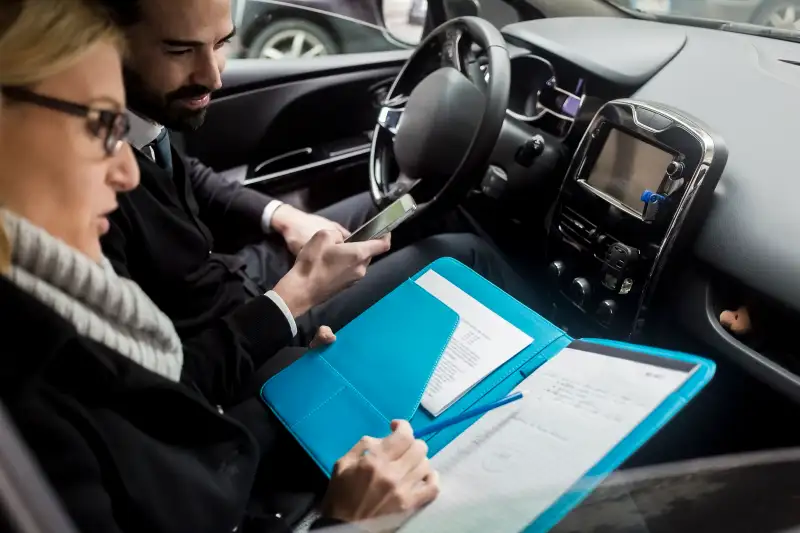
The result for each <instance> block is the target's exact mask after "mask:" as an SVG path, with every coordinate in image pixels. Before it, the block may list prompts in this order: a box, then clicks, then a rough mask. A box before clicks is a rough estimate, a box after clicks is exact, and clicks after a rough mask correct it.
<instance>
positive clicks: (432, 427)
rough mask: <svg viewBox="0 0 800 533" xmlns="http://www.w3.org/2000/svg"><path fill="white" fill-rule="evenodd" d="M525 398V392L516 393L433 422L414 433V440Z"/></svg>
mask: <svg viewBox="0 0 800 533" xmlns="http://www.w3.org/2000/svg"><path fill="white" fill-rule="evenodd" d="M523 396H525V392H524V391H520V392H515V393H514V394H509V395H508V396H506V397H505V398H503V399H502V400H497V401H496V402H492V403H488V404H486V405H481V406H480V407H476V408H475V409H469V410H468V411H464V412H463V413H461V414H460V415H456V416H454V417H451V418H446V419H444V420H439V421H437V422H433V423H432V424H429V425H427V426H425V427H424V428H422V429H421V430H419V431H416V432H414V438H417V439H419V438H422V437H425V436H426V435H430V434H431V433H436V432H437V431H439V430H440V429H444V428H446V427H450V426H452V425H453V424H458V423H459V422H463V421H464V420H468V419H470V418H475V417H476V416H480V415H482V414H483V413H488V412H489V411H491V410H492V409H497V408H498V407H502V406H504V405H506V404H509V403H511V402H516V401H517V400H519V399H520V398H522V397H523Z"/></svg>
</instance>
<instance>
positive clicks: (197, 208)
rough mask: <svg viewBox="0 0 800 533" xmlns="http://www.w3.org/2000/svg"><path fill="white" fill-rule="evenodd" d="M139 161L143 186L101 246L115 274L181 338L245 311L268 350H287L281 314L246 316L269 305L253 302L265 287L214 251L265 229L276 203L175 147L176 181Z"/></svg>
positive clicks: (115, 217)
mask: <svg viewBox="0 0 800 533" xmlns="http://www.w3.org/2000/svg"><path fill="white" fill-rule="evenodd" d="M136 158H137V161H138V163H139V168H140V170H141V184H140V186H139V187H137V188H136V189H134V190H133V191H131V192H129V193H127V194H123V195H120V198H119V204H120V207H119V209H118V210H117V211H116V212H114V213H113V214H112V215H111V217H110V220H111V230H110V231H109V233H108V234H107V235H106V236H105V237H104V238H103V240H102V243H103V252H104V253H105V255H106V256H107V257H108V258H109V260H111V263H112V264H113V265H114V268H115V269H116V271H117V272H118V273H119V274H120V275H122V276H125V277H128V278H131V279H133V280H134V281H136V282H137V283H138V284H139V285H140V286H141V287H142V288H143V289H144V291H145V292H146V293H147V294H148V295H149V296H150V298H152V299H153V301H154V302H155V303H156V304H157V305H158V306H159V307H160V308H161V309H162V310H163V311H164V312H165V313H166V314H167V315H168V316H169V317H170V318H171V319H172V321H173V322H174V323H175V327H176V328H177V330H178V332H179V333H180V334H181V336H182V337H183V338H188V337H191V336H193V335H196V334H198V333H199V332H201V331H202V330H203V329H204V328H205V327H206V326H207V325H208V324H210V323H212V322H213V321H214V320H215V319H216V318H219V317H222V316H225V315H227V314H229V313H231V312H233V311H234V310H237V309H242V311H241V313H240V315H241V316H243V317H245V318H246V319H247V323H248V324H250V325H252V326H253V327H255V328H257V329H259V330H263V329H267V330H269V332H270V340H269V342H268V343H267V344H266V345H264V346H263V347H262V348H263V349H265V350H271V353H274V352H275V351H276V350H277V349H279V348H281V347H283V346H284V345H286V344H287V343H288V342H289V341H290V340H291V330H290V327H289V324H288V323H287V320H286V318H285V317H284V315H283V313H282V312H281V310H280V309H279V308H278V307H277V306H276V305H275V304H274V303H272V302H269V304H264V303H260V304H257V305H256V306H255V308H256V309H257V312H258V313H259V314H260V315H259V316H258V317H255V316H254V315H253V314H252V313H248V312H247V309H248V306H249V305H250V304H249V302H252V301H255V300H264V299H266V298H255V297H257V296H260V295H261V294H263V292H264V288H262V287H259V286H258V285H257V284H256V283H255V282H253V281H252V280H250V279H249V278H247V276H246V275H245V273H244V266H245V264H244V261H243V260H242V259H241V258H239V257H237V256H235V255H228V254H222V253H216V250H217V248H216V247H215V242H216V241H217V240H218V239H221V238H225V236H226V235H229V234H230V233H231V232H235V233H243V232H253V231H260V227H261V216H262V213H263V211H264V208H265V207H266V205H267V204H268V203H269V202H270V201H271V198H269V197H268V196H265V195H263V194H261V193H259V192H256V191H253V190H250V189H247V188H245V187H243V186H242V185H241V184H239V183H236V182H230V181H226V180H225V179H224V178H222V177H221V176H220V175H218V174H216V173H215V172H214V171H213V170H211V169H210V168H208V167H206V166H204V165H203V164H202V163H200V162H199V161H197V160H196V159H187V158H185V157H183V156H182V155H181V154H180V153H179V152H178V151H177V150H175V149H174V148H173V151H172V161H173V172H172V174H171V175H170V173H169V172H166V171H164V170H163V169H161V168H160V167H159V166H158V165H156V164H155V163H153V162H152V161H151V160H150V159H148V158H147V157H146V156H144V155H143V154H141V153H138V152H137V153H136ZM265 307H268V309H267V310H266V312H265V310H264V308H265ZM256 318H258V319H259V320H258V321H256V320H255V319H256ZM256 334H257V335H259V336H262V337H263V335H262V334H261V333H260V332H258V333H256Z"/></svg>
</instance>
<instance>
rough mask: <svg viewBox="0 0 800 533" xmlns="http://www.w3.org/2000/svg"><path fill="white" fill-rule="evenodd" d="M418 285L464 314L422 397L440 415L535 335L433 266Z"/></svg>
mask: <svg viewBox="0 0 800 533" xmlns="http://www.w3.org/2000/svg"><path fill="white" fill-rule="evenodd" d="M417 285H419V286H420V287H422V288H423V289H425V290H426V291H428V292H429V293H431V294H432V295H433V296H435V297H436V298H438V299H439V300H441V301H442V302H443V303H444V304H445V305H447V306H448V307H450V308H451V309H452V310H453V311H455V312H456V313H458V315H459V317H460V321H459V323H458V326H457V327H456V330H455V332H454V333H453V337H452V338H451V339H450V342H449V343H448V345H447V348H445V351H444V354H443V355H442V358H441V360H440V361H439V365H438V366H437V367H436V370H435V371H434V373H433V376H432V377H431V380H430V382H429V383H428V388H427V389H426V390H425V394H424V395H423V397H422V407H424V408H425V410H426V411H428V412H429V413H430V414H431V415H433V416H438V415H439V414H440V413H441V412H442V411H444V410H445V409H447V408H448V407H449V406H450V405H451V404H452V403H453V402H455V401H456V400H458V399H459V398H461V397H462V396H463V395H464V394H465V393H466V392H467V391H469V390H470V389H471V388H472V387H474V386H475V385H476V384H478V383H479V382H480V381H481V380H482V379H483V378H485V377H486V376H488V375H489V374H490V373H491V372H492V371H494V370H495V369H496V368H497V367H499V366H500V365H502V364H503V363H505V362H506V361H508V360H509V359H511V358H512V357H513V356H515V355H517V354H518V353H519V352H521V351H522V350H523V349H525V348H526V347H527V346H528V345H530V344H531V343H532V342H533V339H532V338H531V337H530V336H528V335H526V334H525V333H523V332H522V331H520V330H519V329H518V328H516V327H515V326H513V325H511V324H509V323H508V322H507V321H506V320H505V319H503V318H502V317H500V316H498V315H497V314H496V313H494V312H493V311H491V310H489V308H487V307H486V306H485V305H483V304H482V303H480V302H479V301H478V300H476V299H475V298H473V297H472V296H470V295H469V294H467V293H466V292H464V291H462V290H461V289H459V288H458V287H456V286H455V285H453V284H452V283H451V282H450V281H448V280H447V279H445V278H444V277H442V276H441V275H440V274H438V273H437V272H434V271H433V270H428V271H427V272H426V273H425V274H423V275H422V276H420V277H419V278H418V279H417Z"/></svg>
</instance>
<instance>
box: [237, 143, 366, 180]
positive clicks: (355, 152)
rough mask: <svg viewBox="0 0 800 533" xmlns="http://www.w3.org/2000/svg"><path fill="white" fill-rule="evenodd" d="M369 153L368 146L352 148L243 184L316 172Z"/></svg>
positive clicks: (258, 177)
mask: <svg viewBox="0 0 800 533" xmlns="http://www.w3.org/2000/svg"><path fill="white" fill-rule="evenodd" d="M369 152H370V145H369V144H365V145H363V146H360V147H356V148H353V149H352V150H350V149H348V150H347V151H345V153H340V155H336V156H333V157H328V158H326V159H322V160H320V161H314V162H313V163H308V164H305V165H300V166H297V167H294V168H287V169H286V170H280V171H278V172H272V173H270V174H265V175H263V176H257V177H255V178H249V179H246V180H244V184H245V185H248V186H250V185H255V184H257V183H262V184H263V183H266V182H270V181H274V180H277V179H280V178H285V177H286V176H291V175H292V174H299V173H301V172H307V171H309V170H316V169H320V168H322V167H326V166H328V165H332V164H334V163H341V162H342V161H347V160H349V159H355V158H357V157H361V156H365V155H368V154H369Z"/></svg>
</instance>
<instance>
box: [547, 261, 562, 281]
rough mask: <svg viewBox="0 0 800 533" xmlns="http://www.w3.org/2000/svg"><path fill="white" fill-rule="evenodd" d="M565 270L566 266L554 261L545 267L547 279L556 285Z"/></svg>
mask: <svg viewBox="0 0 800 533" xmlns="http://www.w3.org/2000/svg"><path fill="white" fill-rule="evenodd" d="M566 270H567V265H565V264H564V261H560V260H556V261H553V262H552V263H550V264H549V265H547V277H548V278H549V279H550V281H551V282H552V283H554V284H555V283H558V282H559V281H560V280H561V277H562V276H563V275H564V272H566Z"/></svg>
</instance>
